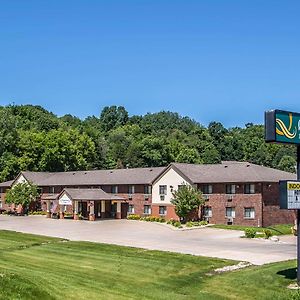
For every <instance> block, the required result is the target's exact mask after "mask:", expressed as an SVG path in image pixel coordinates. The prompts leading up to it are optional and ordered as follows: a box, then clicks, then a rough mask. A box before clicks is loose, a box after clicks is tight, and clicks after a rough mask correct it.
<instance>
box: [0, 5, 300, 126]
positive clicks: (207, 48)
mask: <svg viewBox="0 0 300 300" xmlns="http://www.w3.org/2000/svg"><path fill="white" fill-rule="evenodd" d="M0 4H1V10H0V105H6V104H9V103H15V104H27V103H30V104H39V105H42V106H44V107H45V108H47V109H49V110H51V111H52V112H54V113H55V114H57V115H64V114H66V113H71V114H73V115H76V116H79V117H81V118H84V117H86V116H88V115H99V113H100V111H101V109H102V108H103V107H104V106H106V105H123V106H125V107H126V109H127V110H128V112H129V114H130V115H133V114H145V113H147V112H157V111H160V110H171V111H176V112H178V113H180V114H182V115H187V116H190V117H191V118H193V119H195V120H197V121H199V122H200V123H202V124H204V125H207V124H208V123H209V122H210V121H213V120H216V121H221V122H222V123H223V124H224V125H225V126H227V127H230V126H243V125H244V124H245V123H247V122H254V123H262V122H263V112H264V110H267V109H272V108H280V109H286V110H292V111H298V112H300V54H299V53H300V34H299V31H300V18H299V11H300V2H299V1H282V0H281V1H276V0H270V1H268V0H264V1H260V0H259V1H257V0H249V1H247V0H243V1H241V0H236V1H231V0H222V1H221V0H219V1H217V0H197V1H192V0H191V1H188V0H186V1H183V0H182V1H178V0H172V1H166V0H159V1H154V0H153V1H143V0H140V1H131V0H123V1H115V0H109V1H108V0H107V1H101V0H98V1H92V0H82V1H76V0H72V1H65V0H59V1H56V0H51V1H50V0H49V1H46V0H44V1H40V0H39V1H30V0H26V1H24V0H20V1H15V0H0Z"/></svg>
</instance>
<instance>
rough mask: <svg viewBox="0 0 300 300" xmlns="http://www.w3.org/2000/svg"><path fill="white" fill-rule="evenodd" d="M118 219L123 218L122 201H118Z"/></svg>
mask: <svg viewBox="0 0 300 300" xmlns="http://www.w3.org/2000/svg"><path fill="white" fill-rule="evenodd" d="M116 219H121V202H119V201H118V202H117V213H116Z"/></svg>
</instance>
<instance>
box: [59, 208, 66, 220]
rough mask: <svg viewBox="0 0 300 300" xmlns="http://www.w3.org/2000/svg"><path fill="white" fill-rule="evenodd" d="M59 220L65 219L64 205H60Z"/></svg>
mask: <svg viewBox="0 0 300 300" xmlns="http://www.w3.org/2000/svg"><path fill="white" fill-rule="evenodd" d="M59 218H60V219H64V218H65V216H64V205H60V206H59Z"/></svg>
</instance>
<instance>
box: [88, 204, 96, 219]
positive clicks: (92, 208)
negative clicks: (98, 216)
mask: <svg viewBox="0 0 300 300" xmlns="http://www.w3.org/2000/svg"><path fill="white" fill-rule="evenodd" d="M89 220H90V221H95V202H94V201H90V215H89Z"/></svg>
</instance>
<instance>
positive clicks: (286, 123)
mask: <svg viewBox="0 0 300 300" xmlns="http://www.w3.org/2000/svg"><path fill="white" fill-rule="evenodd" d="M265 140H266V142H277V143H287V144H300V114H299V113H294V112H287V111H282V110H271V111H267V112H265Z"/></svg>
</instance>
